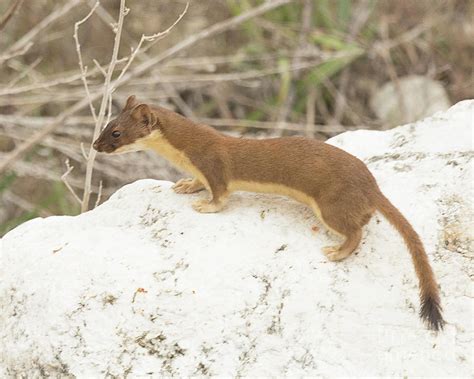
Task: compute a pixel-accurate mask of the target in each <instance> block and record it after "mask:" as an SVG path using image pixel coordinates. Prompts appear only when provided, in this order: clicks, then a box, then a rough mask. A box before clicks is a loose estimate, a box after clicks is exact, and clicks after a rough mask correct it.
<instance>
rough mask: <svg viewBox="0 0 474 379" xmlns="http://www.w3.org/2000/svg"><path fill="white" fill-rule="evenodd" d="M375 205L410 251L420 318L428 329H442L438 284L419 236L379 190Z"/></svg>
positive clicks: (442, 321)
mask: <svg viewBox="0 0 474 379" xmlns="http://www.w3.org/2000/svg"><path fill="white" fill-rule="evenodd" d="M375 205H376V207H377V209H378V210H379V211H380V212H381V213H382V214H383V215H384V216H385V217H386V218H387V220H388V221H389V222H390V223H391V224H392V225H393V226H394V227H395V228H396V229H397V230H398V232H399V233H400V234H401V235H402V237H403V239H404V240H405V243H406V245H407V247H408V250H409V251H410V254H411V258H412V260H413V264H414V266H415V271H416V275H417V276H418V280H419V286H420V301H421V309H420V317H421V319H422V320H423V321H425V322H426V323H427V324H428V326H429V328H430V329H433V330H440V329H443V326H444V323H445V321H444V320H443V316H442V315H441V311H442V309H441V303H440V299H439V291H438V286H437V284H436V279H435V277H434V274H433V270H432V269H431V266H430V262H429V261H428V256H427V255H426V252H425V249H424V247H423V244H422V243H421V240H420V237H419V236H418V234H417V233H416V232H415V230H414V229H413V227H412V226H411V225H410V223H409V222H408V221H407V219H406V218H405V217H404V216H403V215H402V214H401V213H400V211H399V210H398V209H397V208H395V206H394V205H393V204H392V203H391V202H390V201H389V200H388V199H387V198H386V197H385V196H384V195H383V194H382V193H381V192H379V194H378V195H377V203H376V204H375Z"/></svg>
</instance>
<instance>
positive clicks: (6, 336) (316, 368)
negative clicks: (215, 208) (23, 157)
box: [0, 101, 474, 377]
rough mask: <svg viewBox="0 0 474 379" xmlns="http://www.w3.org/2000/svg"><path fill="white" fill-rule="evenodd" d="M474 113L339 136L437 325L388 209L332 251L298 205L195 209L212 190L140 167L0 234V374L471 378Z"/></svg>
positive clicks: (250, 202)
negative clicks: (412, 243) (420, 270)
mask: <svg viewBox="0 0 474 379" xmlns="http://www.w3.org/2000/svg"><path fill="white" fill-rule="evenodd" d="M473 114H474V101H465V102H462V103H459V104H457V105H455V106H454V107H452V108H451V109H449V110H448V111H447V112H445V113H438V114H436V115H434V116H433V117H431V118H428V119H426V120H424V121H421V122H418V123H415V124H411V125H405V126H403V127H399V128H396V129H393V130H390V131H386V132H375V131H358V132H350V133H344V134H342V135H340V136H338V137H336V138H334V139H332V140H331V141H329V142H330V143H332V144H335V145H338V146H340V147H342V148H343V149H345V150H347V151H349V152H351V153H353V154H355V155H357V156H359V157H360V158H361V159H363V160H364V161H365V162H366V163H367V164H368V166H369V168H370V170H371V171H372V172H373V173H374V175H375V177H376V178H377V179H378V182H379V184H380V186H381V188H382V190H383V191H384V193H385V194H386V195H387V197H389V198H390V199H391V200H392V201H393V203H394V204H395V205H396V206H397V207H399V209H400V210H401V211H402V212H403V213H404V214H405V215H406V217H407V218H408V219H409V220H410V222H411V223H412V224H413V226H414V227H415V229H416V230H417V231H418V233H419V234H420V235H421V238H422V240H423V242H424V244H425V247H426V250H427V253H428V255H429V257H430V261H431V263H432V266H433V269H434V272H435V274H436V276H437V279H438V281H439V284H440V287H441V299H442V304H443V308H444V317H445V319H446V321H447V325H446V326H445V329H444V331H443V332H441V333H438V334H435V333H434V332H431V331H429V330H427V329H426V328H425V326H424V325H423V324H422V323H421V321H420V319H419V318H418V310H419V300H418V285H417V279H416V277H415V274H414V270H413V266H412V263H411V259H410V256H409V253H408V251H407V249H406V248H405V246H404V245H403V242H402V239H401V237H400V236H399V235H398V234H397V232H396V231H395V230H394V229H393V228H392V227H391V226H390V225H389V224H388V222H387V221H386V220H385V219H383V217H382V216H380V215H379V214H376V216H375V217H373V219H372V220H371V222H370V223H369V224H368V225H367V226H366V227H365V229H364V238H363V242H362V244H361V246H360V248H359V249H358V250H357V253H356V254H353V255H352V256H350V257H349V258H348V259H346V260H344V261H342V262H339V263H333V262H328V261H327V259H326V258H325V256H324V255H323V254H322V252H321V248H322V247H323V246H325V245H330V244H334V243H336V242H337V241H336V240H335V239H334V237H333V236H331V235H329V234H327V233H326V232H325V230H324V227H323V226H322V225H320V223H319V221H317V220H316V219H315V217H314V216H313V214H312V212H311V211H310V210H309V209H307V208H306V207H305V206H303V205H301V204H299V203H296V202H294V201H293V200H290V199H286V198H283V197H278V196H268V195H256V194H245V193H238V194H234V195H233V196H232V197H231V200H230V203H229V205H228V206H227V208H226V209H225V210H224V211H222V212H221V213H217V214H199V213H196V212H195V211H193V209H192V208H191V203H192V201H193V200H195V199H196V198H199V197H202V196H205V195H206V194H205V193H200V194H195V195H178V194H175V193H174V192H173V191H172V190H171V188H170V187H171V183H169V182H163V181H156V180H141V181H138V182H135V183H133V184H130V185H127V186H125V187H123V188H122V189H120V190H119V191H117V192H116V193H115V194H114V195H113V196H112V197H111V198H110V199H109V200H108V201H107V202H105V203H104V204H103V205H101V206H100V207H98V208H96V209H95V210H93V211H91V212H88V213H86V214H83V215H80V216H77V217H64V216H63V217H49V218H45V219H41V218H37V219H34V220H32V221H29V222H26V223H25V224H23V225H21V226H19V227H17V228H16V229H15V230H13V231H11V232H10V233H8V234H7V235H6V236H5V237H4V238H3V239H1V241H0V309H1V312H0V340H1V344H0V377H15V376H20V375H23V376H26V377H35V376H46V375H52V376H64V377H67V376H76V377H104V376H106V375H114V376H119V377H124V376H126V375H129V376H130V377H138V376H147V375H154V376H170V375H175V376H180V377H183V376H191V375H219V376H234V377H235V376H272V377H275V376H317V375H321V376H354V375H358V376H382V375H383V376H458V377H459V376H470V375H472V367H473V366H472V365H473V362H472V348H473V344H472V343H473V323H472V316H473V314H472V310H473V308H472V305H473V301H472V298H473V297H472V278H473V275H474V271H473V265H472V258H473V255H472V254H473V250H474V249H473V242H472V241H473V235H472V230H473V225H472V219H473V212H472V203H471V201H472V195H473V193H472V158H473V151H472V150H473V149H472V130H473ZM470 223H471V224H470ZM313 226H317V227H320V228H321V229H320V231H319V232H315V231H314V230H313V229H316V228H313Z"/></svg>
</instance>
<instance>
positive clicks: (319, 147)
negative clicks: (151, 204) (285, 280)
mask: <svg viewBox="0 0 474 379" xmlns="http://www.w3.org/2000/svg"><path fill="white" fill-rule="evenodd" d="M114 131H118V132H120V133H121V134H120V136H119V137H117V136H116V137H114V136H113V135H112V133H113V132H114ZM115 134H117V133H115ZM94 147H95V148H96V149H97V150H98V151H101V152H107V153H113V152H128V151H137V150H144V149H153V150H155V151H156V152H158V153H159V154H161V155H163V156H164V157H165V158H167V159H168V160H170V161H171V163H173V164H175V165H176V166H178V167H179V168H181V169H184V170H185V171H188V172H190V173H191V174H193V175H194V179H185V180H180V181H179V182H178V183H176V185H175V186H174V189H175V191H176V192H178V193H193V192H197V191H199V190H201V189H204V188H206V189H208V190H209V191H210V193H211V196H212V198H211V200H210V201H204V200H199V201H197V202H195V203H194V204H193V207H194V208H195V209H196V210H198V211H200V212H217V211H219V210H220V209H222V207H224V205H225V202H226V199H227V198H228V196H229V194H230V193H231V192H233V191H237V190H247V191H256V192H271V193H278V194H283V195H287V196H291V197H293V198H295V199H296V200H298V201H301V202H303V203H305V204H307V205H308V206H310V207H311V208H312V209H313V211H314V212H315V213H316V214H317V215H318V217H319V218H320V219H321V220H322V221H323V222H324V224H325V225H326V226H327V227H328V228H329V229H330V230H331V231H333V232H335V233H336V234H338V235H340V236H342V237H344V239H345V240H344V242H343V243H342V245H341V246H331V247H326V248H324V252H325V254H326V255H327V257H328V258H329V259H330V260H333V261H337V260H341V259H344V258H346V257H347V256H349V255H350V254H351V253H352V252H353V251H354V250H355V249H356V248H357V247H358V245H359V243H360V240H361V236H362V232H361V230H362V227H363V226H364V225H365V224H367V222H368V221H369V220H370V218H371V216H372V215H373V213H374V211H375V210H379V211H380V212H381V213H382V214H383V215H384V216H385V217H386V218H387V219H388V220H389V221H390V222H391V223H392V225H393V226H394V227H395V228H396V229H397V230H398V231H399V232H400V234H401V235H402V237H403V238H404V240H405V242H406V244H407V246H408V249H409V251H410V253H411V256H412V259H413V263H414V266H415V270H416V274H417V276H418V278H419V284H420V299H421V310H420V316H421V318H422V319H423V320H425V321H426V322H427V323H428V325H429V327H430V328H431V329H434V330H439V329H441V328H442V327H443V324H444V320H443V318H442V315H441V306H440V299H439V293H438V287H437V284H436V280H435V277H434V274H433V271H432V270H431V267H430V264H429V261H428V257H427V255H426V253H425V250H424V248H423V244H422V243H421V241H420V238H419V237H418V235H417V234H416V232H415V231H414V230H413V228H412V226H411V225H410V223H409V222H408V221H407V220H406V219H405V218H404V217H403V215H402V214H401V213H400V212H399V211H398V210H397V208H395V207H394V206H393V205H392V204H391V203H390V201H389V200H388V199H387V198H386V197H385V196H384V195H383V194H382V193H381V191H380V189H379V187H378V185H377V183H376V181H375V178H374V177H373V176H372V174H371V173H370V171H369V170H368V169H367V167H366V166H365V164H364V163H363V162H362V161H360V160H359V159H357V158H356V157H354V156H353V155H351V154H349V153H347V152H345V151H343V150H341V149H339V148H337V147H334V146H331V145H328V144H326V143H323V142H319V141H316V140H313V139H308V138H303V137H284V138H272V139H263V140H255V139H244V138H233V137H230V136H226V135H223V134H221V133H218V132H217V131H216V130H214V129H212V128H210V127H209V126H206V125H201V124H196V123H194V122H192V121H191V120H189V119H187V118H185V117H183V116H180V115H178V114H176V113H174V112H172V111H170V110H168V109H165V108H161V107H155V106H149V105H146V104H138V103H137V101H136V99H135V97H134V96H131V97H130V98H129V99H128V100H127V104H126V106H125V108H124V109H123V110H122V112H121V113H120V115H119V116H118V117H117V118H116V119H115V120H113V121H111V122H110V123H109V124H108V125H107V126H106V128H105V129H104V130H103V132H102V133H101V135H100V136H99V138H98V139H97V141H96V142H95V143H94Z"/></svg>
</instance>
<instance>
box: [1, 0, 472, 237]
mask: <svg viewBox="0 0 474 379" xmlns="http://www.w3.org/2000/svg"><path fill="white" fill-rule="evenodd" d="M95 3H96V1H92V0H91V1H88V0H35V1H29V0H26V1H17V0H1V1H0V165H1V164H2V162H4V163H5V162H7V160H8V166H4V167H2V170H1V172H0V236H1V235H3V234H4V233H6V232H7V231H8V230H10V229H12V228H13V227H15V226H16V225H18V224H20V223H22V222H24V221H26V220H28V219H30V218H34V217H38V216H41V217H45V216H49V215H59V214H70V215H73V214H77V213H79V212H80V206H79V204H78V202H77V201H76V199H75V198H74V196H73V195H72V194H71V192H70V191H69V190H68V189H67V187H66V186H65V184H64V182H63V181H62V180H61V177H62V176H63V174H64V173H65V172H66V170H67V167H66V164H65V161H66V159H69V162H70V165H71V167H74V169H73V170H72V171H71V172H70V174H69V175H68V177H67V181H68V183H69V184H70V186H71V187H72V188H73V189H74V190H75V191H76V193H77V194H78V196H79V197H82V192H83V190H84V177H85V168H86V161H85V159H84V157H83V151H82V150H83V149H81V143H82V144H83V145H82V146H83V147H84V150H85V153H86V154H87V152H88V151H89V148H90V144H91V140H92V134H93V130H94V119H93V117H92V115H91V112H90V109H89V105H88V104H87V103H86V106H81V107H79V106H77V104H78V103H79V102H80V101H82V100H84V98H85V97H86V92H85V89H84V85H83V82H82V80H81V72H80V68H79V64H78V54H77V49H76V44H75V41H74V38H73V35H74V25H75V23H76V22H78V21H79V20H81V19H83V18H84V17H85V16H86V15H87V14H88V13H89V12H90V11H91V8H92V7H94V5H95ZM186 3H187V2H186V1H184V0H175V1H160V0H140V1H136V0H128V1H127V7H129V8H130V11H129V13H128V15H127V16H126V17H125V21H124V24H123V30H122V36H121V44H120V50H119V58H121V57H126V56H128V55H130V54H131V49H132V48H135V47H136V46H137V43H138V42H139V41H140V38H141V35H142V34H146V35H151V34H154V33H157V32H160V31H163V30H165V29H166V28H168V27H170V26H171V25H172V24H173V23H174V22H175V21H176V20H177V18H178V17H179V15H180V14H181V13H182V12H183V10H184V9H185V6H186ZM264 3H265V2H264V1H261V0H191V1H190V2H189V7H188V9H187V12H186V14H185V15H184V16H183V18H182V19H181V20H180V22H179V23H178V24H177V25H176V26H175V27H174V28H173V29H172V30H171V31H170V32H169V33H168V34H166V35H165V36H164V38H163V39H161V40H159V41H155V42H144V44H143V45H142V48H141V50H140V52H139V53H138V54H137V55H136V58H135V60H134V61H133V63H132V64H131V65H130V68H129V71H128V72H129V73H132V75H131V77H130V78H129V79H128V80H127V81H126V83H123V84H120V85H119V86H118V87H117V89H116V90H115V92H114V94H113V98H112V103H111V110H112V114H116V113H117V112H118V111H120V109H121V107H122V106H123V104H124V102H125V100H126V98H127V97H128V96H129V95H131V94H135V95H137V97H138V98H139V100H141V101H143V102H150V103H155V104H160V105H163V106H166V107H169V108H172V109H174V110H175V111H176V112H179V113H181V114H184V115H186V116H188V117H190V118H193V119H195V120H200V121H202V122H204V123H207V124H210V125H212V126H214V127H215V128H217V129H219V130H221V131H223V132H226V133H231V134H234V135H242V136H250V137H255V138H262V137H269V136H280V135H306V136H311V137H314V138H317V139H320V140H326V139H327V138H330V137H332V136H334V135H337V134H339V133H342V132H344V131H348V130H355V129H360V128H362V129H379V130H384V129H387V128H390V127H393V126H396V125H400V124H403V123H407V122H411V121H415V120H417V119H420V118H423V117H424V116H428V115H430V114H432V113H434V112H436V111H438V110H444V109H447V108H448V107H449V106H450V105H452V104H454V103H456V102H458V101H460V100H463V99H467V98H473V97H474V86H473V84H474V83H473V71H472V70H473V58H474V46H473V41H474V22H473V16H472V15H474V1H472V0H417V1H415V0H398V1H395V0H390V1H389V0H379V1H375V0H352V1H351V0H294V1H290V2H289V3H287V4H283V5H279V6H275V7H273V9H269V10H267V11H258V12H257V11H255V10H256V9H257V8H258V7H261V6H262V4H264ZM266 3H272V1H270V0H269V1H267V2H266ZM270 8H271V7H270ZM119 9H120V1H119V0H102V1H101V2H100V5H99V6H98V7H97V8H96V9H95V12H94V13H93V14H92V15H91V17H90V18H89V19H88V20H87V21H86V22H84V23H83V24H82V25H80V27H79V31H78V39H79V42H80V47H81V51H82V59H83V63H84V66H87V80H88V83H89V90H90V92H91V93H96V92H97V91H101V88H102V87H103V83H104V75H103V73H102V70H103V69H104V68H105V69H106V68H107V65H108V64H109V61H110V56H111V54H112V49H113V44H114V37H115V34H114V24H115V23H116V22H117V19H118V15H119ZM242 15H246V16H245V17H246V21H245V22H239V18H238V17H239V16H242ZM236 17H237V18H236ZM232 19H233V20H234V21H232V22H230V21H229V20H232ZM219 23H220V25H221V27H220V29H219V33H217V32H215V33H214V34H212V35H211V36H209V37H206V38H205V36H206V33H205V32H204V33H202V34H200V33H201V31H203V30H207V31H212V30H213V29H212V28H213V27H214V25H216V24H219ZM193 38H195V39H196V40H195V41H193V40H192V39H193ZM183 41H184V42H186V41H187V45H186V46H185V47H184V48H181V47H180V46H182V44H183ZM190 41H191V42H190ZM177 47H179V49H177ZM173 49H177V50H179V51H177V52H176V53H173ZM158 56H162V57H163V56H166V58H165V59H161V60H160V62H159V63H157V64H154V65H151V67H149V68H148V69H146V70H144V71H143V72H140V70H138V71H137V70H136V69H137V67H144V66H143V65H145V64H146V63H147V62H151V61H152V60H153V59H154V58H155V57H158ZM94 61H95V62H94ZM125 65H126V61H125V60H124V61H122V62H120V61H119V63H118V65H117V71H116V72H115V73H114V77H117V75H119V72H120V70H121V68H123V67H124V66H125ZM140 65H141V66H140ZM94 105H95V107H96V109H98V108H99V106H100V99H98V100H96V101H95V102H94ZM74 107H76V108H78V109H75V108H74ZM66 116H67V117H66ZM57 117H60V118H57ZM55 120H56V121H58V120H59V121H61V122H59V123H58V125H56V126H53V127H50V128H49V129H50V130H48V132H47V133H46V132H45V133H44V136H41V138H40V137H39V136H38V134H37V133H38V132H40V131H41V130H45V128H48V127H49V126H51V125H52V122H53V121H55ZM26 144H28V145H26ZM25 146H27V147H28V148H25ZM13 158H14V159H13ZM182 176H183V174H181V173H179V172H178V171H176V170H175V169H173V168H172V167H170V166H169V165H168V164H167V163H166V162H165V161H164V160H163V159H162V158H160V157H159V156H157V155H155V154H153V153H147V152H140V153H133V154H127V155H122V156H102V155H98V156H97V160H96V162H95V165H94V172H93V177H92V187H91V190H92V199H91V207H92V206H93V204H94V203H95V202H96V200H97V193H98V192H99V186H100V185H99V183H100V182H102V184H103V185H102V196H101V199H100V200H99V202H101V201H104V200H106V199H107V198H108V197H109V196H110V195H111V194H112V193H113V192H114V191H116V190H117V189H118V188H119V187H121V186H122V185H124V184H126V183H130V182H132V181H134V180H137V179H140V178H155V179H167V180H173V181H174V180H176V179H177V178H179V177H182Z"/></svg>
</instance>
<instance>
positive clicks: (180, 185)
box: [172, 178, 204, 193]
mask: <svg viewBox="0 0 474 379" xmlns="http://www.w3.org/2000/svg"><path fill="white" fill-rule="evenodd" d="M172 188H173V190H174V192H176V193H194V192H197V191H200V190H202V189H203V188H204V186H203V185H202V184H201V183H200V182H199V181H198V180H196V179H193V178H187V179H181V180H178V182H177V183H176V184H175V185H174V186H173V187H172Z"/></svg>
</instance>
